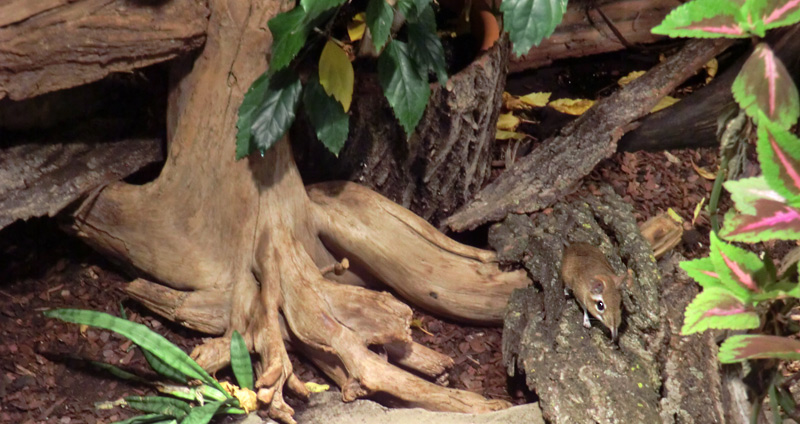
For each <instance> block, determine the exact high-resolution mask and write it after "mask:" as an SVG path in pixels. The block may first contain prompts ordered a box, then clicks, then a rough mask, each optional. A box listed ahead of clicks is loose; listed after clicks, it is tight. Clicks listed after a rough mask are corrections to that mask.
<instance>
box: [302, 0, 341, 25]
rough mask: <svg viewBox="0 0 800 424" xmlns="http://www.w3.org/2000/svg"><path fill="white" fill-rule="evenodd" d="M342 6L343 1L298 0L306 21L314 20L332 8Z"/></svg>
mask: <svg viewBox="0 0 800 424" xmlns="http://www.w3.org/2000/svg"><path fill="white" fill-rule="evenodd" d="M342 4H344V0H300V7H302V8H303V10H305V12H306V16H308V18H307V21H308V20H311V19H315V18H316V17H318V16H320V15H322V14H323V13H325V12H326V11H328V10H331V9H333V8H334V7H339V6H340V5H342Z"/></svg>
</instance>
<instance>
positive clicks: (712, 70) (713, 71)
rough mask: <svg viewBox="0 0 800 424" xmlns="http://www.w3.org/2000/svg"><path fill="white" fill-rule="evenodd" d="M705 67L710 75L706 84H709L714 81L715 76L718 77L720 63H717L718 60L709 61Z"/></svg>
mask: <svg viewBox="0 0 800 424" xmlns="http://www.w3.org/2000/svg"><path fill="white" fill-rule="evenodd" d="M703 67H704V68H705V69H706V74H708V76H707V77H706V84H708V83H710V82H711V80H713V79H714V77H715V76H717V71H718V70H719V62H717V59H716V58H714V59H711V60H709V61H708V63H706V64H705V65H704V66H703Z"/></svg>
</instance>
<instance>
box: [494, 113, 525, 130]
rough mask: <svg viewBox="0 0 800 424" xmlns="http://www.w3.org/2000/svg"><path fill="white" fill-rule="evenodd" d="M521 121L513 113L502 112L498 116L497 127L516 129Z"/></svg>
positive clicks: (499, 128) (500, 128)
mask: <svg viewBox="0 0 800 424" xmlns="http://www.w3.org/2000/svg"><path fill="white" fill-rule="evenodd" d="M520 122H521V121H520V120H519V118H517V117H516V116H514V115H513V114H511V113H501V114H500V116H499V117H498V118H497V129H498V130H506V131H514V130H515V129H517V125H519V123H520Z"/></svg>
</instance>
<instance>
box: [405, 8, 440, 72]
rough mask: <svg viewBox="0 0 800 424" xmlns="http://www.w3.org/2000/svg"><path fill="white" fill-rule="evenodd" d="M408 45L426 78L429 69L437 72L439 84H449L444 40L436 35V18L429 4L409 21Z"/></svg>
mask: <svg viewBox="0 0 800 424" xmlns="http://www.w3.org/2000/svg"><path fill="white" fill-rule="evenodd" d="M408 45H409V49H410V52H411V57H412V58H414V62H415V63H416V64H418V65H419V66H420V68H422V69H421V70H422V73H421V74H420V76H421V77H422V78H423V79H424V78H425V77H427V74H428V71H432V72H433V73H435V74H436V78H437V79H438V80H439V84H441V85H442V86H444V85H445V84H447V64H446V63H445V61H444V47H442V40H440V39H439V36H438V35H436V18H435V17H434V14H433V9H432V8H431V7H430V5H428V6H427V7H426V8H425V10H424V11H423V13H421V14H420V15H419V17H418V18H415V19H409V21H408Z"/></svg>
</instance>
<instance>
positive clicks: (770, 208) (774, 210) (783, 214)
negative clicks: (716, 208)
mask: <svg viewBox="0 0 800 424" xmlns="http://www.w3.org/2000/svg"><path fill="white" fill-rule="evenodd" d="M753 205H754V206H755V208H756V214H755V215H741V214H735V213H733V212H732V211H729V212H728V213H727V214H725V223H724V225H723V226H722V229H720V232H719V234H720V237H724V238H726V239H728V240H731V241H741V242H745V243H758V242H762V241H766V240H797V239H800V209H796V208H793V207H791V206H787V205H786V204H784V203H781V202H776V201H773V200H766V199H762V200H758V201H756V202H755V203H754V204H753Z"/></svg>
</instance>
